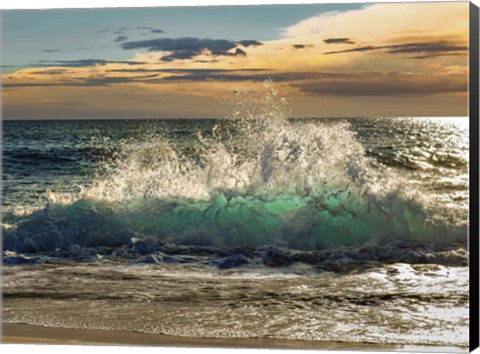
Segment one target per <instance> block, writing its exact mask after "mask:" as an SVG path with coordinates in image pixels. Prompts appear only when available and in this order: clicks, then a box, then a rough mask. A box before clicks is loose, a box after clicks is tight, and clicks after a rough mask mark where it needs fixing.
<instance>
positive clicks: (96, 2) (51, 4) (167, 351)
mask: <svg viewBox="0 0 480 354" xmlns="http://www.w3.org/2000/svg"><path fill="white" fill-rule="evenodd" d="M436 1H439V0H436ZM440 1H448V0H440ZM365 2H399V1H394V0H383V1H372V0H363V1H358V0H343V1H342V0H340V1H338V0H323V1H320V0H310V1H309V0H307V1H305V0H256V1H255V0H246V1H240V0H195V1H193V0H177V1H175V0H68V1H61V0H43V1H34V0H3V1H1V3H0V9H2V10H3V9H49V8H66V7H68V8H92V7H140V6H192V5H256V4H302V3H303V4H308V3H365ZM410 2H411V1H410ZM473 2H474V3H475V4H476V5H477V6H479V2H480V0H474V1H473ZM87 351H88V353H89V354H90V353H91V354H103V353H108V354H109V353H115V354H133V353H135V354H136V353H139V354H154V353H155V354H158V353H162V354H180V353H186V354H189V353H190V354H193V353H195V354H307V353H312V350H272V349H268V350H267V349H262V350H261V349H222V348H215V349H213V348H170V347H169V348H165V347H126V346H122V347H120V346H117V347H110V346H78V345H77V346H67V345H31V344H30V345H25V344H22V345H20V344H16V345H11V344H10V345H7V344H0V353H2V354H4V353H5V354H9V353H15V354H17V353H18V354H20V353H33V354H47V353H48V354H59V353H62V354H80V353H85V352H87ZM315 353H332V352H326V351H315ZM334 353H336V354H355V353H356V352H349V351H335V352H334ZM375 353H379V354H386V352H375ZM475 353H476V354H480V350H476V351H475Z"/></svg>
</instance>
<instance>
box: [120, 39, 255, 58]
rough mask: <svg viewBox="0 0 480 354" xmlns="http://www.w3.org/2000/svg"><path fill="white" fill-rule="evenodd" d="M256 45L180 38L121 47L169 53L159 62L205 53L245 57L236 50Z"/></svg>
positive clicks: (249, 41)
mask: <svg viewBox="0 0 480 354" xmlns="http://www.w3.org/2000/svg"><path fill="white" fill-rule="evenodd" d="M258 45H262V43H261V42H258V41H255V40H243V41H238V42H234V41H230V40H227V39H208V38H205V39H200V38H194V37H182V38H159V39H150V40H144V41H134V42H126V43H122V45H121V46H122V48H123V49H125V50H128V49H141V48H146V49H148V51H151V52H157V51H158V52H161V51H166V52H171V54H169V55H165V56H163V57H162V59H161V60H162V61H172V60H175V59H192V58H194V57H195V56H197V55H200V54H202V53H204V52H206V51H208V52H209V53H210V54H211V55H213V56H219V55H223V56H246V53H245V51H244V50H242V49H240V48H238V46H243V47H250V46H258ZM232 50H234V51H232Z"/></svg>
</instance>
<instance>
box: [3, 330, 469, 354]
mask: <svg viewBox="0 0 480 354" xmlns="http://www.w3.org/2000/svg"><path fill="white" fill-rule="evenodd" d="M2 332H3V333H2V343H9V344H15V343H16V344H83V345H88V344H90V345H92V344H95V345H134V346H166V347H167V346H172V347H230V348H277V349H280V348H289V349H318V350H349V351H350V350H368V351H410V352H411V351H418V352H436V353H438V352H444V353H446V352H448V353H460V352H461V353H466V352H468V348H466V347H440V346H410V345H393V344H392V345H389V344H376V343H343V342H315V341H301V340H278V339H266V338H261V339H256V338H230V339H224V338H192V337H178V336H167V335H161V334H147V333H139V332H122V331H101V330H83V329H70V328H58V327H42V326H34V325H27V324H8V323H6V324H2Z"/></svg>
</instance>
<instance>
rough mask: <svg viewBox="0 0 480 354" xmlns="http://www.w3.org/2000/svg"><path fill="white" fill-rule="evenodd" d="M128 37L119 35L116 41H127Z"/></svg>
mask: <svg viewBox="0 0 480 354" xmlns="http://www.w3.org/2000/svg"><path fill="white" fill-rule="evenodd" d="M127 39H128V37H127V36H118V37H117V38H115V42H116V43H118V42H125V41H126V40H127Z"/></svg>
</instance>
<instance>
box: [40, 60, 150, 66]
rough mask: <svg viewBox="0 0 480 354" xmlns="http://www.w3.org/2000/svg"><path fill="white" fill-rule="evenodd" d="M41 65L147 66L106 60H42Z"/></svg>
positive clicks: (136, 62)
mask: <svg viewBox="0 0 480 354" xmlns="http://www.w3.org/2000/svg"><path fill="white" fill-rule="evenodd" d="M39 63H40V65H39V66H43V67H49V66H63V67H75V68H79V67H85V66H94V65H107V64H127V65H140V64H145V63H144V62H140V61H115V60H104V59H80V60H54V61H49V60H41V61H39Z"/></svg>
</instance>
